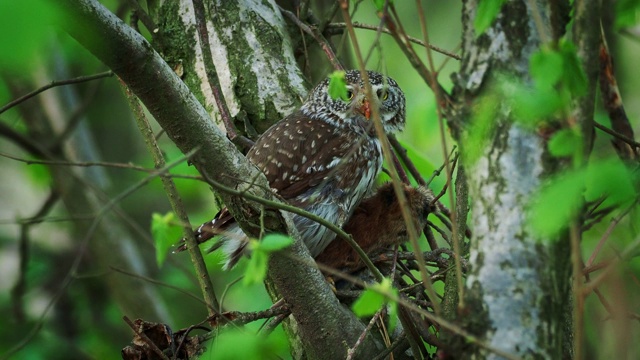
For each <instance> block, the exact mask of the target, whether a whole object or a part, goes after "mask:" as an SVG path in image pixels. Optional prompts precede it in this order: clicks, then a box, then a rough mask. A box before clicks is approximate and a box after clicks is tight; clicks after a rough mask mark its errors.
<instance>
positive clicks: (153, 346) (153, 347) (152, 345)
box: [122, 315, 169, 360]
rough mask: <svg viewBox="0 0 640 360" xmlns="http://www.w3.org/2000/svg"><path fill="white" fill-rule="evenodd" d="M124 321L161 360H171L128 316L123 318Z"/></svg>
mask: <svg viewBox="0 0 640 360" xmlns="http://www.w3.org/2000/svg"><path fill="white" fill-rule="evenodd" d="M122 320H124V322H126V323H127V325H129V327H130V328H131V330H133V332H134V333H135V334H136V335H137V336H139V337H140V339H142V341H144V342H145V343H146V344H147V345H149V348H151V350H153V352H154V353H156V354H157V355H158V356H159V357H160V359H162V360H169V358H168V357H167V355H165V354H164V353H163V352H162V350H160V349H159V348H158V345H156V344H155V343H154V342H153V341H151V339H149V337H148V336H147V334H145V333H144V331H141V330H139V329H138V327H137V326H136V324H134V323H133V321H131V320H130V319H129V318H128V317H127V316H126V315H125V316H123V317H122Z"/></svg>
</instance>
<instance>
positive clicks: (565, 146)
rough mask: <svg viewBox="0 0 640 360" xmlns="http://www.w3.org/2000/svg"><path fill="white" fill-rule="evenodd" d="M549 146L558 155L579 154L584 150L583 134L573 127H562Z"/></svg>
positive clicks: (554, 154) (553, 153) (552, 152)
mask: <svg viewBox="0 0 640 360" xmlns="http://www.w3.org/2000/svg"><path fill="white" fill-rule="evenodd" d="M548 146H549V152H550V153H551V155H553V156H556V157H563V156H573V155H577V154H578V153H579V152H581V151H582V136H581V135H580V134H579V133H577V132H576V131H574V130H573V129H562V130H560V131H558V132H556V133H555V134H554V135H553V137H552V138H551V140H549V144H548Z"/></svg>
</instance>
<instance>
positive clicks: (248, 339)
mask: <svg viewBox="0 0 640 360" xmlns="http://www.w3.org/2000/svg"><path fill="white" fill-rule="evenodd" d="M275 334H278V335H279V336H274V335H275ZM286 350H287V339H286V336H284V334H283V333H282V332H274V333H273V334H270V335H269V336H261V335H259V334H255V333H253V332H252V331H248V330H246V329H236V328H228V329H224V330H222V331H221V332H220V334H218V335H216V339H215V341H214V342H212V343H211V344H210V345H207V351H206V353H205V354H203V355H202V356H201V357H200V358H202V359H212V360H218V359H225V360H227V359H230V360H233V359H238V360H240V359H272V358H280V357H281V356H282V355H285V354H284V353H285V352H286Z"/></svg>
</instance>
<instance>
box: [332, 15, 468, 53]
mask: <svg viewBox="0 0 640 360" xmlns="http://www.w3.org/2000/svg"><path fill="white" fill-rule="evenodd" d="M352 26H353V27H354V28H358V29H366V30H375V31H380V32H383V33H385V34H389V35H392V34H393V33H392V32H391V30H389V29H387V28H385V27H381V26H375V25H369V24H363V23H359V22H357V21H354V22H353V23H352ZM346 27H347V24H346V23H330V24H327V27H326V28H327V31H330V32H331V33H332V35H333V33H342V32H343V31H344V29H345V28H346ZM407 39H408V40H409V41H410V42H412V43H414V44H418V45H422V46H426V47H428V48H429V49H431V50H433V51H435V52H438V53H440V54H442V55H445V56H448V57H450V58H452V59H456V60H462V56H460V55H456V54H454V53H452V52H449V51H447V50H444V49H442V48H440V47H437V46H435V45H431V44H427V43H425V42H424V41H422V40H420V39H417V38H414V37H411V36H407Z"/></svg>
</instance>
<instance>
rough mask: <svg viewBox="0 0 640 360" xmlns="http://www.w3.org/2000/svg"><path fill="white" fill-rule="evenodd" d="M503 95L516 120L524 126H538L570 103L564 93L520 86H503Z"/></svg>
mask: <svg viewBox="0 0 640 360" xmlns="http://www.w3.org/2000/svg"><path fill="white" fill-rule="evenodd" d="M504 93H505V95H506V96H509V97H510V100H511V101H512V106H513V113H514V115H515V118H516V120H517V121H518V122H519V123H520V124H522V125H526V126H536V125H538V124H539V122H540V121H541V120H543V119H545V118H548V117H550V116H552V115H554V114H555V113H556V112H558V111H559V110H560V109H563V108H564V107H566V106H567V105H569V104H570V101H571V99H570V98H569V97H568V96H566V93H558V92H557V91H554V90H552V89H546V90H540V89H530V88H526V87H525V86H523V85H521V84H516V85H515V86H513V85H508V86H505V91H504ZM563 95H565V96H563Z"/></svg>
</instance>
